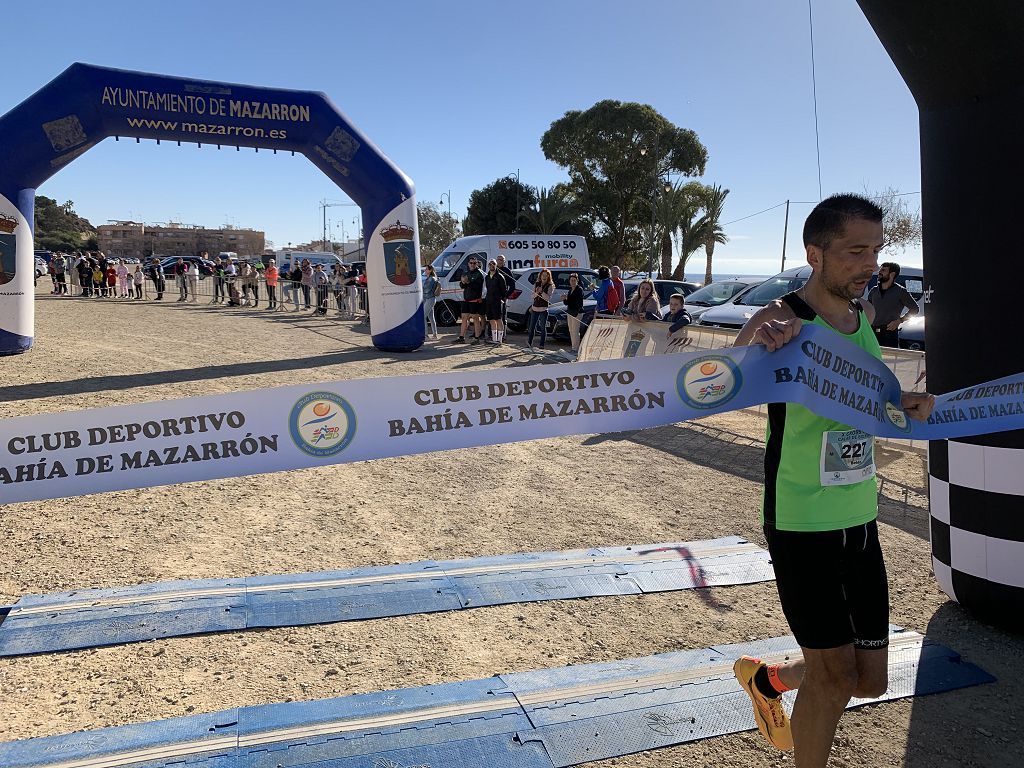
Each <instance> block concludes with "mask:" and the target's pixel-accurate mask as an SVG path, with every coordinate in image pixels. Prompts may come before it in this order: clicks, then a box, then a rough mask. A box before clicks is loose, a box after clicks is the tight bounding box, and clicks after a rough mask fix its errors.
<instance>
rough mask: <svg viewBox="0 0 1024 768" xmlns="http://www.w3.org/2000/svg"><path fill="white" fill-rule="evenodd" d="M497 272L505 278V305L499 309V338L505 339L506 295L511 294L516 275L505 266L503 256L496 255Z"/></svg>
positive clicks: (506, 319) (500, 254) (506, 321)
mask: <svg viewBox="0 0 1024 768" xmlns="http://www.w3.org/2000/svg"><path fill="white" fill-rule="evenodd" d="M498 271H499V272H501V274H502V275H504V276H505V296H506V300H505V303H504V304H503V305H502V307H501V311H502V315H501V338H502V339H504V338H505V329H506V328H508V299H507V296H508V294H510V293H512V291H513V290H514V288H515V284H516V273H515V272H513V271H512V270H511V269H509V268H508V267H507V266H506V264H505V254H504V253H499V254H498Z"/></svg>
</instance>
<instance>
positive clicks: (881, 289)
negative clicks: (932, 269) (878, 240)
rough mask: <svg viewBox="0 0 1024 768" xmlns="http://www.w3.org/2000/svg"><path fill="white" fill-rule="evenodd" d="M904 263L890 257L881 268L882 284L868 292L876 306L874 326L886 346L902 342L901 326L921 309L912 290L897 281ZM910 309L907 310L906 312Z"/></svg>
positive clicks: (880, 279)
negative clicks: (901, 264)
mask: <svg viewBox="0 0 1024 768" xmlns="http://www.w3.org/2000/svg"><path fill="white" fill-rule="evenodd" d="M899 274H900V265H899V264H897V263H895V262H893V261H887V262H885V263H884V264H882V266H880V267H879V268H878V285H876V286H875V287H874V288H872V289H871V291H870V292H869V293H868V301H870V302H871V304H872V306H873V307H874V308H875V319H874V322H872V324H871V328H872V329H873V330H874V332H875V336H876V337H878V343H879V345H880V346H883V347H898V346H899V345H900V326H901V325H903V323H905V322H906V321H907V320H909V319H910V318H911V317H913V316H914V315H916V314H917V313H918V312H919V311H920V309H921V308H920V307H919V306H918V305H917V302H916V301H914V297H913V296H911V295H910V291H908V290H907V289H906V288H904V287H903V286H902V285H900V284H899V283H897V282H896V278H897V277H899ZM904 309H906V310H907V313H906V314H903V310H904Z"/></svg>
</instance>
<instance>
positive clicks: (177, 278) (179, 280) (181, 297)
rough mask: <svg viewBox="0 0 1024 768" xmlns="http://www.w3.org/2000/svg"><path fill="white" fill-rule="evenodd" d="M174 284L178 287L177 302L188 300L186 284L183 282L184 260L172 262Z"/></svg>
mask: <svg viewBox="0 0 1024 768" xmlns="http://www.w3.org/2000/svg"><path fill="white" fill-rule="evenodd" d="M174 284H175V285H176V286H177V287H178V301H187V300H188V284H187V283H186V282H185V260H184V259H182V258H179V259H178V260H177V261H176V262H174Z"/></svg>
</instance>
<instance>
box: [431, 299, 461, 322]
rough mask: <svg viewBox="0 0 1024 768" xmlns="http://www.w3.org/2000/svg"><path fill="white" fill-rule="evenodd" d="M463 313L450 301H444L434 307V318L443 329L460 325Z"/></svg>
mask: <svg viewBox="0 0 1024 768" xmlns="http://www.w3.org/2000/svg"><path fill="white" fill-rule="evenodd" d="M461 316H462V313H461V312H459V310H458V309H457V308H456V306H455V305H454V304H452V303H451V302H450V301H442V302H441V303H440V304H438V305H437V306H435V307H434V318H435V319H436V320H437V324H438V325H439V326H441V327H442V328H450V327H451V326H453V325H456V324H458V322H459V318H460V317H461Z"/></svg>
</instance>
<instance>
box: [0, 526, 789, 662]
mask: <svg viewBox="0 0 1024 768" xmlns="http://www.w3.org/2000/svg"><path fill="white" fill-rule="evenodd" d="M774 578H775V574H774V572H773V571H772V566H771V562H770V560H769V557H768V553H767V552H766V551H764V550H763V549H760V548H759V547H757V546H755V545H754V544H751V543H750V542H748V541H746V540H745V539H742V538H740V537H738V536H729V537H726V538H721V539H714V540H711V541H697V542H685V543H681V544H680V543H675V544H651V545H645V546H640V547H608V548H602V549H590V550H572V551H566V552H536V553H530V554H521V555H502V556H498V557H485V558H476V559H472V560H450V561H424V562H419V563H406V564H402V565H394V566H383V567H376V568H359V569H356V570H350V571H333V572H329V573H306V574H287V575H280V576H260V577H254V578H247V579H206V580H202V581H170V582H163V583H160V584H148V585H142V586H135V587H120V588H117V589H88V590H79V591H74V592H63V593H59V594H52V595H30V596H27V597H23V598H22V599H21V600H19V601H18V602H17V603H16V604H15V605H14V606H12V607H11V608H10V611H9V613H8V614H7V615H6V617H4V616H3V614H0V656H18V655H23V654H30V653H44V652H48V651H63V650H72V649H75V648H93V647H96V646H101V645H117V644H121V643H132V642H139V641H142V640H154V639H157V638H162V637H180V636H183V635H195V634H201V633H204V632H224V631H229V630H239V629H248V628H253V627H286V626H300V625H304V624H323V623H328V622H334V621H354V620H358V619H375V618H382V617H385V616H406V615H411V614H416V613H432V612H436V611H454V610H459V609H463V608H476V607H481V606H488V605H504V604H507V603H525V602H534V601H540V600H564V599H568V598H577V597H596V596H599V595H635V594H641V593H645V592H665V591H672V590H679V589H693V588H695V587H714V586H726V585H732V584H752V583H755V582H760V581H770V580H772V579H774Z"/></svg>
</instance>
